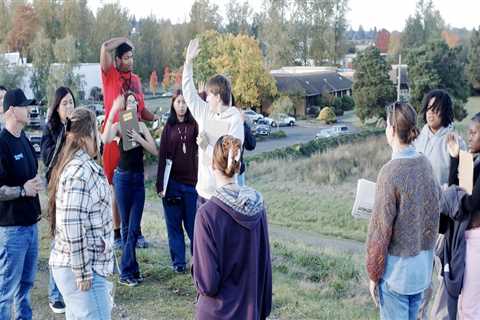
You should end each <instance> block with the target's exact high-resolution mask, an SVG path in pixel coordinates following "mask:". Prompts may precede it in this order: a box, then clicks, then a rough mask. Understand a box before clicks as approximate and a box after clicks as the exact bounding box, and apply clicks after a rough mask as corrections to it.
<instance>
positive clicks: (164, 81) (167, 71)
mask: <svg viewBox="0 0 480 320" xmlns="http://www.w3.org/2000/svg"><path fill="white" fill-rule="evenodd" d="M162 87H163V91H167V90H168V88H169V87H170V68H169V67H168V66H166V67H165V69H163V79H162Z"/></svg>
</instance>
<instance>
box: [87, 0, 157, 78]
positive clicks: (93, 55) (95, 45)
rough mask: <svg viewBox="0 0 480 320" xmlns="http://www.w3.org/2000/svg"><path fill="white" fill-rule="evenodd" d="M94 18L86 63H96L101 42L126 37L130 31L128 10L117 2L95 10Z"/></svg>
mask: <svg viewBox="0 0 480 320" xmlns="http://www.w3.org/2000/svg"><path fill="white" fill-rule="evenodd" d="M96 16H97V19H96V20H95V25H94V27H93V32H92V35H91V37H89V38H90V41H89V42H90V44H89V47H90V48H91V49H90V50H89V52H88V56H87V60H88V61H98V59H99V55H100V47H101V46H102V43H103V42H105V41H107V40H108V39H111V38H113V37H128V36H129V35H130V31H131V29H130V21H129V14H128V10H127V9H124V8H122V7H120V4H119V3H118V2H117V3H108V4H105V5H103V7H100V8H99V9H98V10H97V14H96ZM150 67H151V66H150ZM147 74H148V73H147Z"/></svg>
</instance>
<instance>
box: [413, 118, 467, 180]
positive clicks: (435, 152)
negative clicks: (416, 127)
mask: <svg viewBox="0 0 480 320" xmlns="http://www.w3.org/2000/svg"><path fill="white" fill-rule="evenodd" d="M450 132H454V129H453V126H448V127H446V128H445V127H442V128H441V129H439V130H438V131H437V132H436V133H433V132H432V131H431V130H430V128H429V127H428V125H424V126H423V128H422V131H421V132H420V135H419V136H418V137H417V139H416V140H415V141H414V142H413V145H414V147H415V148H416V149H417V151H418V152H420V153H423V154H424V155H425V157H427V159H428V160H429V161H430V164H431V165H432V167H433V174H434V176H435V178H436V179H437V181H438V183H439V184H440V185H444V184H448V174H449V169H450V155H449V154H448V149H447V135H448V133H450ZM459 143H460V149H462V150H465V142H464V141H463V140H462V139H460V141H459Z"/></svg>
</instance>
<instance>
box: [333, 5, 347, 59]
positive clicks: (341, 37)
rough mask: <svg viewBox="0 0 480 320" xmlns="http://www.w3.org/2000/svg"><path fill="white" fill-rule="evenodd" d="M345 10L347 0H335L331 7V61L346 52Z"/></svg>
mask: <svg viewBox="0 0 480 320" xmlns="http://www.w3.org/2000/svg"><path fill="white" fill-rule="evenodd" d="M347 10H348V0H336V1H335V4H334V7H333V51H334V52H333V59H332V60H333V62H334V64H337V61H338V60H339V59H340V58H341V57H343V55H344V54H345V52H346V49H347V45H346V41H345V33H346V30H347V19H346V15H347Z"/></svg>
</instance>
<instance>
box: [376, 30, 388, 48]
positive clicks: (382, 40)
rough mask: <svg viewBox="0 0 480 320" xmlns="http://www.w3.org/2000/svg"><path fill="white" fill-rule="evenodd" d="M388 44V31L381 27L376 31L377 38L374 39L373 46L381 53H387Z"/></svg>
mask: <svg viewBox="0 0 480 320" xmlns="http://www.w3.org/2000/svg"><path fill="white" fill-rule="evenodd" d="M389 45H390V32H388V30H385V29H382V30H380V31H379V32H378V33H377V38H376V39H375V46H376V47H377V48H378V50H380V52H381V53H387V52H388V49H389Z"/></svg>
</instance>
